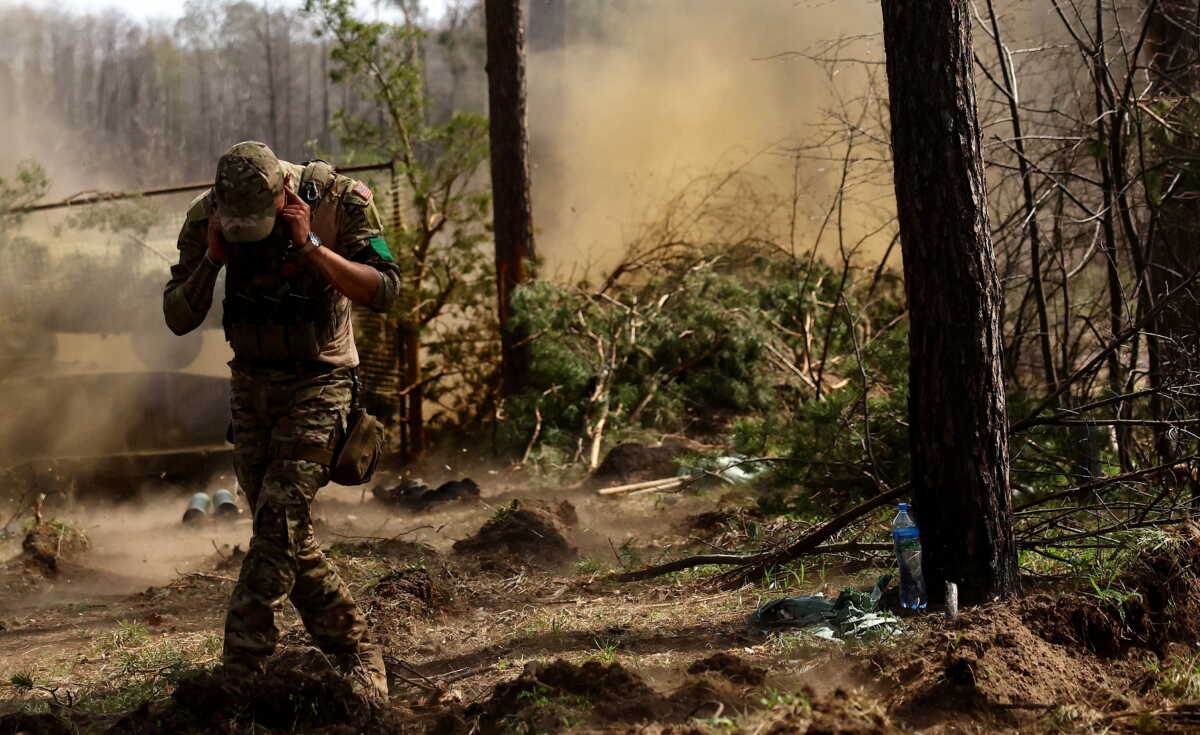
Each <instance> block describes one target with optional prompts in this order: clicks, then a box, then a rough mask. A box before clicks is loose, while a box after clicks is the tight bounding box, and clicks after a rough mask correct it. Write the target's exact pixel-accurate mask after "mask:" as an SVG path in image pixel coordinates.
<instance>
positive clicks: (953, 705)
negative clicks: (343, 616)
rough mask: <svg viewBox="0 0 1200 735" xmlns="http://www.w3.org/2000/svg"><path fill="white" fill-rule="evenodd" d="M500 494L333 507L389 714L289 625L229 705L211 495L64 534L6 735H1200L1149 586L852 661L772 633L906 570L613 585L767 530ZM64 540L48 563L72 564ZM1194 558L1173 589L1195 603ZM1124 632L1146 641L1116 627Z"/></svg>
mask: <svg viewBox="0 0 1200 735" xmlns="http://www.w3.org/2000/svg"><path fill="white" fill-rule="evenodd" d="M433 479H449V478H433ZM475 479H476V480H477V481H478V483H479V486H480V488H481V491H482V493H481V496H480V497H479V498H466V499H463V500H459V501H454V502H451V503H448V504H445V505H441V506H438V507H436V508H432V509H430V510H429V511H427V512H423V513H419V514H413V513H410V512H407V511H400V510H399V509H396V508H392V507H388V506H386V505H384V504H382V503H380V502H379V501H377V500H375V499H373V498H372V497H371V494H370V493H369V492H367V493H364V492H362V491H361V490H358V489H348V488H330V489H327V490H326V491H323V493H322V496H321V497H320V499H319V500H318V502H317V504H316V505H315V506H314V516H315V517H316V518H317V519H318V535H319V538H320V539H321V540H322V542H323V543H324V545H325V548H326V550H327V553H328V555H329V556H330V558H331V559H333V561H334V563H335V564H336V565H337V567H338V569H339V571H340V572H341V573H342V574H343V576H344V578H345V579H346V580H347V581H348V583H349V584H350V585H351V587H352V589H353V591H354V593H355V595H356V599H357V600H358V601H359V603H360V605H361V606H362V607H363V609H364V611H365V612H366V614H367V616H368V620H369V622H370V625H371V629H372V634H373V635H374V637H375V638H376V639H377V640H379V641H380V642H381V643H382V644H383V645H384V647H385V649H386V651H387V656H386V660H387V663H388V669H389V677H390V681H391V688H392V698H391V701H390V703H389V704H388V705H387V706H386V707H382V708H372V707H368V706H365V705H364V704H362V703H361V702H359V701H357V700H356V699H355V698H354V697H353V696H352V695H351V694H350V692H349V690H348V687H347V686H346V685H345V682H343V681H342V680H341V679H340V677H338V676H337V675H336V674H334V673H333V672H332V671H330V670H329V668H328V665H327V664H326V663H325V662H324V660H323V658H322V657H321V656H320V655H319V653H317V652H315V650H313V649H311V648H309V645H310V641H309V639H308V637H307V635H306V633H305V632H304V630H303V627H302V625H301V624H300V622H299V619H298V617H297V616H296V614H295V612H294V611H293V610H292V609H291V608H290V607H288V606H285V610H284V612H283V613H282V615H281V616H280V620H279V623H280V626H281V629H282V630H283V631H284V634H283V644H284V645H283V646H281V649H280V651H279V652H278V653H277V654H276V656H275V657H274V659H273V660H272V662H271V665H270V668H269V670H268V673H267V674H266V675H265V676H264V677H263V679H262V681H261V682H259V683H258V685H256V686H254V687H252V688H250V689H249V690H248V691H246V692H245V693H244V694H238V695H231V694H229V693H227V692H223V691H222V690H220V688H219V686H217V684H218V682H215V681H214V679H213V675H212V674H211V673H210V670H211V669H212V667H214V666H215V665H216V663H217V661H218V659H219V653H220V645H221V627H222V620H223V612H224V607H225V604H226V602H227V600H228V597H229V594H230V591H231V589H232V586H233V583H234V578H235V577H236V575H237V565H238V561H239V557H238V554H239V553H240V548H244V547H245V543H246V540H247V539H248V536H249V526H248V524H249V522H248V520H246V519H244V518H242V519H235V520H232V521H230V522H227V523H217V522H212V523H207V524H200V525H198V526H195V527H185V526H183V525H182V524H181V522H180V517H181V516H182V512H183V509H184V507H185V505H186V496H180V497H174V496H172V497H168V498H161V499H157V500H152V501H149V502H147V503H145V504H143V505H140V506H131V505H126V506H114V507H108V508H98V507H91V508H76V509H73V510H71V511H67V512H64V513H63V514H62V516H61V517H62V518H63V519H65V520H67V521H69V523H70V526H68V527H69V528H78V529H82V530H83V532H84V533H86V535H87V537H88V542H89V547H88V548H87V549H86V550H83V551H76V552H75V553H61V554H59V555H58V556H57V564H56V565H57V568H56V569H52V570H48V569H45V568H44V565H43V564H42V563H41V562H39V561H38V560H37V559H36V558H34V557H33V556H31V554H29V553H28V551H27V550H25V551H23V550H22V549H21V548H20V544H19V543H17V542H15V541H13V540H10V541H8V542H6V543H7V544H8V545H7V546H5V547H4V548H3V551H4V552H6V554H5V558H7V559H8V560H7V561H5V562H3V564H0V585H2V586H0V590H2V592H0V735H6V734H7V733H17V732H29V733H39V732H45V733H59V732H64V733H65V732H113V733H138V732H262V731H284V732H413V733H418V732H419V733H445V734H447V735H453V734H458V733H461V734H462V735H466V734H467V733H535V732H566V731H570V732H600V731H603V732H614V731H615V732H662V733H668V732H669V733H730V732H745V733H753V734H754V735H766V734H769V733H805V732H807V733H892V732H897V733H898V732H913V731H920V732H929V733H992V732H1012V733H1017V732H1195V731H1200V713H1197V712H1193V711H1191V710H1189V709H1188V705H1187V704H1186V701H1188V700H1189V698H1200V689H1197V690H1196V691H1192V690H1191V689H1189V688H1188V687H1189V686H1192V685H1191V684H1190V682H1191V680H1190V679H1189V678H1188V677H1187V676H1185V675H1184V674H1185V673H1186V671H1185V670H1186V669H1187V666H1191V667H1192V670H1193V671H1194V670H1197V660H1198V659H1197V657H1196V654H1195V652H1194V649H1192V648H1190V647H1189V646H1188V645H1185V644H1183V643H1181V642H1180V639H1184V638H1186V637H1187V636H1188V635H1193V634H1194V633H1195V631H1194V630H1192V629H1190V628H1187V629H1177V628H1173V627H1172V624H1170V623H1169V622H1168V621H1169V619H1170V617H1169V615H1168V612H1169V611H1167V610H1166V609H1165V608H1164V607H1163V606H1162V605H1159V606H1158V609H1154V608H1155V605H1154V604H1152V602H1151V600H1150V588H1149V586H1148V587H1147V594H1146V595H1145V596H1142V597H1141V599H1140V600H1132V599H1130V600H1126V601H1125V603H1124V607H1123V608H1121V609H1120V610H1117V609H1116V608H1112V609H1110V608H1105V607H1103V606H1102V605H1100V604H1091V603H1087V602H1086V601H1082V600H1084V598H1079V597H1071V596H1067V597H1063V596H1062V595H1048V594H1040V595H1037V594H1035V595H1031V596H1029V597H1027V598H1025V599H1023V600H1021V601H1019V602H1017V603H1011V604H1006V605H992V606H986V607H983V608H977V609H974V610H970V611H967V612H965V613H964V614H963V615H962V616H961V617H960V618H959V619H958V620H957V621H953V622H947V621H945V620H943V619H942V618H941V617H940V616H939V615H935V614H927V615H924V616H920V617H917V618H911V619H908V620H907V621H906V624H905V627H904V629H903V631H902V632H901V633H900V634H899V635H898V636H896V637H894V638H891V639H888V640H877V641H864V642H850V643H836V642H827V641H822V640H818V639H816V638H813V637H812V636H809V635H806V634H804V633H801V632H783V633H780V632H765V631H762V630H758V629H755V628H753V627H751V626H750V625H749V623H748V617H749V615H750V613H751V612H753V610H754V609H755V607H756V606H757V605H758V604H760V603H761V602H763V601H766V600H768V599H773V598H776V597H780V596H784V595H791V594H810V593H816V592H823V593H826V594H831V595H836V593H837V591H838V589H839V588H840V587H842V586H845V585H852V586H857V587H860V588H869V587H870V585H871V583H872V582H873V580H874V578H875V575H876V574H878V573H880V572H881V571H882V570H880V569H874V568H869V567H868V568H862V565H861V564H860V565H856V566H857V569H856V571H854V572H853V573H851V572H850V571H849V570H850V569H851V568H838V567H833V566H829V567H822V566H819V565H809V566H808V567H801V568H799V569H798V570H795V573H794V574H791V575H789V576H788V577H787V578H779V579H775V580H773V582H772V583H771V584H765V583H764V584H760V585H757V586H746V587H743V588H742V589H739V590H735V591H721V590H719V589H717V588H715V587H713V586H712V584H711V580H710V579H709V578H708V570H696V571H689V572H681V573H677V574H674V575H671V576H667V577H662V578H659V579H656V580H650V581H646V582H639V583H620V582H617V581H615V580H614V579H613V578H612V574H613V572H618V571H621V570H623V569H625V568H636V567H638V566H640V565H641V564H645V563H652V562H655V561H659V560H665V559H670V558H675V557H677V556H682V555H684V554H685V553H686V552H687V551H688V550H690V549H697V548H704V544H705V543H711V542H713V541H714V540H717V539H719V538H720V537H721V535H722V534H728V533H731V532H733V531H735V530H736V528H737V527H738V524H742V523H745V522H746V518H745V517H744V516H739V515H738V514H737V513H735V512H731V511H729V510H728V509H727V507H726V506H727V505H728V504H727V503H726V504H725V505H722V504H721V503H720V500H719V497H720V495H721V493H720V492H719V491H709V492H706V493H702V494H699V495H696V494H683V495H664V494H647V495H642V496H638V497H632V498H611V497H600V496H598V495H597V494H596V493H595V491H594V485H592V484H587V483H581V484H579V485H578V486H576V487H573V488H563V487H558V486H550V487H547V486H545V483H546V482H547V481H546V480H539V479H538V478H531V477H526V476H523V475H519V474H509V473H490V474H489V473H481V474H477V475H476V476H475ZM385 481H386V480H385ZM60 531H61V527H58V526H49V527H48V528H47V529H45V534H46V536H45V538H44V539H42V542H41V543H43V545H46V544H49V545H50V546H54V547H55V548H56V551H57V550H58V545H59V544H60V541H59V538H57V537H56V536H55V534H56V533H59V532H60ZM885 532H886V531H885V529H883V528H881V529H880V534H881V535H882V534H883V533H885ZM60 535H61V534H60ZM71 540H72V539H68V540H67V541H68V542H70V541H71ZM238 547H240V548H238ZM1195 548H1196V549H1200V542H1198V543H1197V544H1196V546H1195ZM51 556H52V557H54V556H55V555H53V554H52V555H51ZM1190 559H1191V557H1190V556H1185V557H1181V558H1178V559H1175V560H1174V561H1173V563H1174V564H1175V567H1173V568H1171V569H1164V570H1163V574H1164V575H1166V574H1172V575H1174V576H1172V577H1171V579H1175V580H1176V582H1172V583H1171V584H1175V585H1176V586H1178V585H1179V584H1182V583H1181V582H1179V581H1178V579H1179V578H1180V575H1181V569H1182V568H1183V567H1184V566H1186V565H1187V564H1189V563H1190ZM1182 574H1183V577H1186V578H1187V579H1190V580H1194V579H1195V577H1194V573H1192V572H1186V573H1182ZM1164 578H1165V577H1164ZM1152 582H1153V580H1150V581H1148V582H1147V585H1151V583H1152ZM1189 584H1190V582H1189ZM1160 586H1161V585H1160ZM1184 593H1186V590H1185V591H1184ZM1181 594H1183V593H1181ZM1185 596H1186V595H1185ZM1175 599H1176V600H1177V601H1178V599H1179V598H1175ZM1189 599H1190V598H1189ZM1196 599H1197V600H1200V596H1198V597H1197V598H1196ZM1089 605H1090V606H1089ZM1183 612H1191V610H1189V609H1186V606H1185V607H1184V609H1183ZM1121 616H1129V619H1134V618H1137V619H1138V620H1142V624H1138V625H1116V626H1115V627H1114V624H1112V621H1113V620H1116V619H1118V618H1120V617H1121ZM1138 616H1140V617H1138ZM1191 640H1195V638H1194V637H1193V638H1192V639H1191ZM1172 672H1174V673H1172ZM1168 674H1170V675H1171V676H1173V677H1174V678H1171V676H1168ZM1164 681H1174V682H1177V683H1178V686H1177V687H1176V689H1174V690H1172V689H1170V688H1169V687H1166V686H1164V685H1163V682H1164ZM1198 681H1200V675H1198ZM1181 702H1185V704H1181Z"/></svg>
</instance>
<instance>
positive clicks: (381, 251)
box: [367, 237, 396, 263]
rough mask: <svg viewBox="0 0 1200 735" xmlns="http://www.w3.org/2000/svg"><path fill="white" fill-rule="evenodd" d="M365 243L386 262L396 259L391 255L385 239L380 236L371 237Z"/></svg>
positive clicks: (392, 261)
mask: <svg viewBox="0 0 1200 735" xmlns="http://www.w3.org/2000/svg"><path fill="white" fill-rule="evenodd" d="M367 244H368V245H370V246H371V249H372V250H374V251H375V254H376V255H378V256H379V257H381V258H383V259H384V260H386V261H387V262H389V263H395V262H396V259H395V258H393V257H392V251H391V250H390V249H388V244H387V240H384V239H383V238H382V237H372V238H371V239H370V240H368V241H367Z"/></svg>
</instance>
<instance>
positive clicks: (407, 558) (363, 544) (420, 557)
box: [329, 538, 438, 563]
mask: <svg viewBox="0 0 1200 735" xmlns="http://www.w3.org/2000/svg"><path fill="white" fill-rule="evenodd" d="M329 549H330V550H331V551H333V552H334V553H336V554H342V555H343V556H350V557H355V558H374V559H392V560H393V561H398V562H406V563H422V562H427V561H429V560H431V559H436V558H437V556H438V553H437V550H436V549H434V548H433V547H432V546H430V545H428V544H422V543H419V542H416V541H405V540H403V539H399V538H389V539H363V540H355V541H338V542H336V543H333V544H330V545H329Z"/></svg>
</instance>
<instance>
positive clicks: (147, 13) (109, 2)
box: [0, 0, 446, 20]
mask: <svg viewBox="0 0 1200 735" xmlns="http://www.w3.org/2000/svg"><path fill="white" fill-rule="evenodd" d="M260 1H261V0H255V2H260ZM356 2H357V3H358V6H359V7H360V8H362V9H363V11H364V13H366V14H371V15H373V14H374V13H375V12H376V5H377V3H376V2H375V1H374V0H356ZM183 4H184V0H0V5H33V6H36V7H55V8H63V9H74V10H87V11H89V12H95V11H98V10H100V9H102V8H105V7H113V8H120V9H121V10H124V11H125V12H127V13H129V14H130V15H132V16H134V17H137V18H169V19H172V20H174V19H175V18H178V17H179V16H180V15H182V14H183ZM271 4H272V5H278V6H284V5H290V6H293V7H295V6H297V5H299V4H300V0H294V1H291V2H288V1H286V0H284V1H281V0H272V2H271ZM424 4H425V7H426V8H428V9H429V14H430V15H432V16H433V17H435V18H437V17H440V16H441V14H442V13H443V12H444V11H445V8H446V0H424ZM379 5H386V3H379Z"/></svg>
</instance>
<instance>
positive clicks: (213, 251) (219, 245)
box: [208, 211, 229, 265]
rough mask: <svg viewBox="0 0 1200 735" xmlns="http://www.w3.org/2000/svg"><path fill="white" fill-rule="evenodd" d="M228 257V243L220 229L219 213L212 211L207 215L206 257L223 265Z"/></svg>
mask: <svg viewBox="0 0 1200 735" xmlns="http://www.w3.org/2000/svg"><path fill="white" fill-rule="evenodd" d="M228 257H229V243H227V242H225V233H224V232H222V231H221V215H220V214H219V213H218V212H216V211H213V213H212V214H211V215H209V217H208V259H209V260H211V261H212V262H214V263H216V264H217V265H225V260H226V259H227V258H228Z"/></svg>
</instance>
